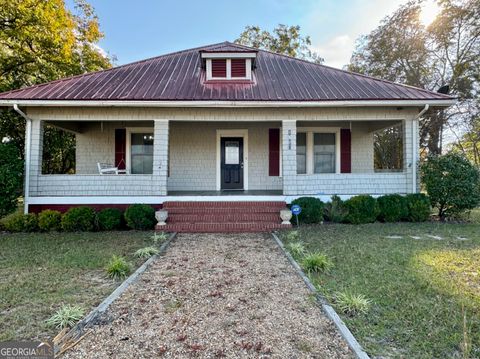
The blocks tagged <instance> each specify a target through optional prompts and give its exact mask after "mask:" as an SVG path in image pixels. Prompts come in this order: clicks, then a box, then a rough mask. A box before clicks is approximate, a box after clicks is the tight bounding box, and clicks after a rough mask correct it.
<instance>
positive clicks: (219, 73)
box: [212, 59, 227, 77]
mask: <svg viewBox="0 0 480 359" xmlns="http://www.w3.org/2000/svg"><path fill="white" fill-rule="evenodd" d="M212 77H227V60H225V59H212Z"/></svg>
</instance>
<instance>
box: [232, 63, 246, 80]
mask: <svg viewBox="0 0 480 359" xmlns="http://www.w3.org/2000/svg"><path fill="white" fill-rule="evenodd" d="M231 66H232V77H246V76H247V69H246V61H245V59H232V60H231Z"/></svg>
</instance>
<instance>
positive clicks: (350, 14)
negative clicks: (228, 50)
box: [89, 0, 405, 68]
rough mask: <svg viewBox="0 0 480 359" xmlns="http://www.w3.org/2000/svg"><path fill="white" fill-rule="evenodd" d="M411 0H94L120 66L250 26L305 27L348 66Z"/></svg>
mask: <svg viewBox="0 0 480 359" xmlns="http://www.w3.org/2000/svg"><path fill="white" fill-rule="evenodd" d="M404 2H405V0H297V1H293V0H242V1H238V0H236V1H231V0H216V1H214V0H202V1H198V0H197V1H187V0H136V1H133V0H89V3H91V4H92V5H93V6H94V8H95V10H96V13H97V15H98V17H99V20H100V25H101V29H102V31H103V32H104V34H105V38H104V39H103V40H102V41H101V42H100V44H99V45H100V47H101V48H102V49H104V50H105V51H106V52H108V53H110V54H111V55H114V56H116V58H117V61H116V65H122V64H125V63H129V62H133V61H136V60H142V59H145V58H149V57H153V56H158V55H162V54H165V53H169V52H173V51H178V50H183V49H188V48H191V47H198V46H202V45H208V44H212V43H217V42H222V41H234V40H235V39H236V38H237V37H238V36H239V35H240V33H241V32H242V31H243V29H244V28H245V26H247V25H258V26H260V27H261V28H262V29H267V30H272V29H273V28H274V27H275V26H276V25H277V24H280V23H281V24H286V25H300V26H301V29H302V34H303V35H309V36H310V38H311V40H312V49H313V50H314V51H316V52H318V53H319V55H320V56H321V57H323V58H324V59H325V64H326V65H330V66H333V67H339V68H341V67H342V66H344V65H346V64H347V63H348V62H349V59H350V55H351V54H352V51H353V49H354V46H355V40H356V39H357V38H358V37H359V36H360V35H362V34H368V33H369V32H370V31H371V30H373V29H374V28H375V27H377V26H378V24H379V23H380V21H381V19H383V18H384V17H385V16H386V15H388V14H390V13H392V12H393V11H394V10H395V9H397V8H398V6H399V5H400V4H402V3H404Z"/></svg>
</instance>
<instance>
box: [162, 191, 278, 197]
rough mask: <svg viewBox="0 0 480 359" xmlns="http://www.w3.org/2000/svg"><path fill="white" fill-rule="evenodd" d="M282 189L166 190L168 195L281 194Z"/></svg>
mask: <svg viewBox="0 0 480 359" xmlns="http://www.w3.org/2000/svg"><path fill="white" fill-rule="evenodd" d="M282 194H283V193H282V190H252V191H242V190H230V191H228V190H224V191H168V195H169V196H281V195H282Z"/></svg>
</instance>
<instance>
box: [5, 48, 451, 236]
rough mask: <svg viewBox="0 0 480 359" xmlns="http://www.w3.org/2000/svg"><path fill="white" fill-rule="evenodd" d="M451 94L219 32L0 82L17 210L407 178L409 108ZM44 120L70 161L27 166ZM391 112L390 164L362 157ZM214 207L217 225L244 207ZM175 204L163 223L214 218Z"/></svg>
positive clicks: (258, 198) (342, 191) (411, 176)
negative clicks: (70, 153)
mask: <svg viewBox="0 0 480 359" xmlns="http://www.w3.org/2000/svg"><path fill="white" fill-rule="evenodd" d="M454 101H455V100H454V98H452V97H450V96H448V95H445V94H441V93H436V92H431V91H427V90H424V89H420V88H414V87H410V86H405V85H400V84H396V83H392V82H388V81H384V80H379V79H375V78H372V77H368V76H364V75H359V74H355V73H351V72H347V71H344V70H339V69H334V68H331V67H327V66H323V65H318V64H314V63H310V62H307V61H304V60H299V59H295V58H291V57H288V56H284V55H279V54H274V53H271V52H268V51H262V50H256V49H253V48H249V47H245V46H240V45H236V44H232V43H228V42H225V43H220V44H215V45H210V46H204V47H200V48H195V49H189V50H185V51H180V52H175V53H172V54H167V55H163V56H159V57H155V58H151V59H147V60H143V61H139V62H135V63H131V64H127V65H123V66H118V67H115V68H112V69H109V70H105V71H99V72H94V73H88V74H84V75H80V76H75V77H70V78H66V79H61V80H58V81H53V82H49V83H45V84H41V85H36V86H32V87H28V88H24V89H20V90H15V91H10V92H5V93H2V94H0V106H3V107H6V106H9V107H13V108H14V109H15V110H16V111H17V112H19V113H21V114H22V115H23V116H24V117H25V118H26V119H27V133H26V159H27V161H26V162H27V166H26V187H25V208H26V211H39V210H41V209H44V208H60V209H65V208H67V207H70V206H74V205H93V206H97V207H98V206H112V205H115V206H120V207H121V206H126V205H128V204H132V203H148V204H151V205H154V206H155V207H160V206H162V204H165V206H166V207H167V208H168V204H169V205H170V208H174V207H175V206H177V207H178V206H179V205H178V203H181V202H183V203H184V207H185V206H187V205H192V204H191V202H200V203H203V205H202V206H203V207H205V206H207V204H206V202H212V203H211V204H212V206H213V207H215V208H219V207H221V204H220V203H221V202H224V204H223V206H224V207H225V208H233V207H235V206H234V205H233V204H232V203H234V202H241V203H244V204H245V205H248V206H250V207H252V206H253V202H260V204H261V205H262V206H266V207H268V203H270V204H272V203H273V204H275V205H274V207H275V208H276V202H279V203H281V204H282V205H284V204H285V202H287V203H288V202H290V201H291V200H292V199H293V198H296V197H299V196H307V195H308V196H317V197H320V198H322V199H324V198H326V197H330V196H331V195H333V194H338V195H343V196H351V195H356V194H371V195H381V194H387V193H401V194H404V193H412V192H416V191H417V189H418V186H417V182H418V181H417V179H418V178H417V177H418V176H417V173H416V171H417V160H418V147H419V143H418V141H419V140H418V137H419V136H418V119H419V117H420V116H421V115H422V113H424V111H425V110H426V109H428V108H433V107H448V106H450V105H452V104H453V103H454ZM45 124H50V125H54V126H56V127H59V128H62V129H65V130H67V131H70V132H73V133H75V137H76V170H75V174H43V173H42V172H41V168H42V165H41V161H42V151H43V147H42V138H43V130H44V125H45ZM396 125H399V126H401V128H402V131H401V133H402V136H403V137H402V142H403V151H402V153H403V166H401V168H398V169H396V170H395V171H385V170H384V169H378V168H375V166H374V155H373V154H374V133H375V131H378V130H381V129H384V128H388V127H391V126H396ZM105 168H110V170H105ZM111 168H114V169H113V170H112V169H111ZM274 202H275V203H274ZM225 203H228V204H229V205H228V204H225ZM237 205H238V206H241V204H237ZM192 206H193V205H192ZM199 206H200V205H199V204H198V203H197V207H199ZM180 207H181V206H180ZM210 209H211V208H207V209H205V208H204V212H201V211H200V212H201V213H203V214H207V212H208V213H210V212H211V211H210ZM275 211H276V210H275ZM171 212H172V215H173V214H174V213H175V211H174V210H172V211H171ZM178 212H180V213H184V214H186V213H187V211H183V212H182V211H178ZM221 212H222V210H221V209H220V210H219V213H221ZM227 212H228V211H227ZM273 212H274V211H273V209H272V213H273ZM201 213H200V214H201ZM222 213H223V214H225V215H226V217H225V219H224V220H223V222H224V223H230V227H228V226H223V227H222V226H220V227H218V228H219V230H220V229H222V230H225V229H232V228H234V227H235V226H234V223H237V224H238V223H239V222H241V223H251V222H252V221H253V220H254V218H253V216H251V217H249V218H247V217H248V216H247V217H245V218H243V220H242V219H238V218H234V217H235V216H234V215H228V213H226V212H225V211H223V212H222ZM189 215H191V216H190V217H188V216H186V215H185V216H183V218H180V217H181V216H180V215H178V216H177V218H176V219H175V218H174V217H172V219H174V221H173V222H171V223H170V226H171V229H172V230H178V229H180V230H181V229H182V228H184V229H185V228H187V227H188V228H189V229H190V230H195V228H197V227H198V228H197V229H199V228H200V227H199V223H200V222H207V223H214V222H215V218H213V217H208V216H207V217H205V216H203V217H202V216H200V215H199V212H198V211H197V213H189ZM257 217H258V216H257ZM265 218H266V219H265V222H267V221H269V220H271V219H272V218H271V216H270V217H268V216H267V217H265ZM277 218H278V215H277ZM208 221H210V222H208ZM179 222H181V223H180V224H182V223H183V227H182V226H181V225H180V224H179ZM175 223H177V224H178V225H177V226H176V227H175V226H174V224H175ZM187 224H188V225H187ZM195 226H197V227H195ZM273 227H274V226H272V228H273ZM202 228H204V227H202ZM205 228H206V227H205ZM205 228H204V229H205ZM235 228H238V230H241V229H242V228H250V227H249V225H248V224H246V225H244V227H242V226H241V225H238V226H237V227H235ZM262 228H263V227H262ZM185 230H186V229H185ZM199 230H201V229H199ZM205 230H206V229H205Z"/></svg>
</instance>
